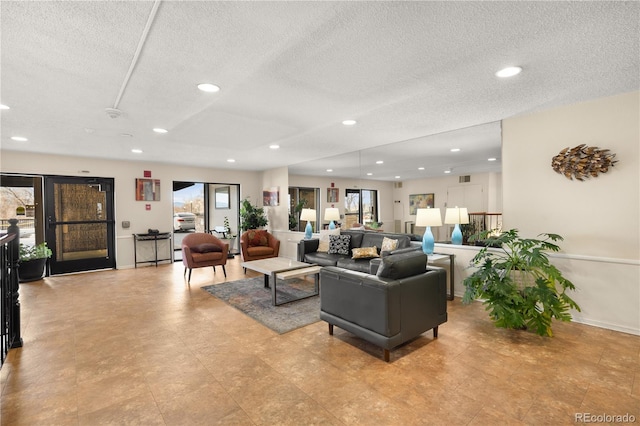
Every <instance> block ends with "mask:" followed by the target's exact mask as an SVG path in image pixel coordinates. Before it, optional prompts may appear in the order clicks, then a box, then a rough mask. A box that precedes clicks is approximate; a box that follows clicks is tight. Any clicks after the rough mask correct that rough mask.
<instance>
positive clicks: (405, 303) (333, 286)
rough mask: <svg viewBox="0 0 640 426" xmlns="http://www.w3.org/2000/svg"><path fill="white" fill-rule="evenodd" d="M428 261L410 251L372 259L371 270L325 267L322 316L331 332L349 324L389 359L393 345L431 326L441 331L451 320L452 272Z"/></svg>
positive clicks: (356, 332) (413, 336)
mask: <svg viewBox="0 0 640 426" xmlns="http://www.w3.org/2000/svg"><path fill="white" fill-rule="evenodd" d="M426 263H427V259H426V255H425V254H424V253H422V251H411V252H404V253H398V254H392V255H387V256H384V257H382V258H379V259H376V260H374V261H372V262H371V271H370V272H372V273H363V272H358V271H353V270H349V269H345V268H340V267H336V266H327V267H323V268H322V270H321V271H320V319H322V320H324V321H326V322H327V323H329V334H333V327H334V326H338V327H340V328H342V329H344V330H347V331H349V332H351V333H353V334H355V335H356V336H358V337H360V338H362V339H364V340H367V341H369V342H371V343H373V344H375V345H377V346H380V347H381V348H382V349H383V357H384V360H385V361H389V352H390V350H391V349H393V348H394V347H396V346H398V345H400V344H402V343H405V342H407V341H409V340H411V339H414V338H416V337H417V336H419V335H420V334H422V333H424V332H425V331H427V330H431V329H432V330H433V337H434V338H436V337H438V326H439V325H440V324H442V323H444V322H446V321H447V289H446V281H447V278H446V273H445V271H444V270H443V269H434V270H427V268H426Z"/></svg>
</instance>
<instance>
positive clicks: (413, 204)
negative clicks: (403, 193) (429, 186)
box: [409, 193, 435, 215]
mask: <svg viewBox="0 0 640 426" xmlns="http://www.w3.org/2000/svg"><path fill="white" fill-rule="evenodd" d="M434 205H435V200H434V194H433V193H431V194H412V195H409V214H410V215H414V214H417V212H418V209H426V208H433V207H434Z"/></svg>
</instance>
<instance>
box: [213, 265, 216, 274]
mask: <svg viewBox="0 0 640 426" xmlns="http://www.w3.org/2000/svg"><path fill="white" fill-rule="evenodd" d="M213 273H214V274H215V273H216V266H215V265H213Z"/></svg>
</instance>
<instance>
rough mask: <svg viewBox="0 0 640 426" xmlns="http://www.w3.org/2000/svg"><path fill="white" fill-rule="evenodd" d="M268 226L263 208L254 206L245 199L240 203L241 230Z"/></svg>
mask: <svg viewBox="0 0 640 426" xmlns="http://www.w3.org/2000/svg"><path fill="white" fill-rule="evenodd" d="M263 226H267V216H266V214H265V212H264V208H263V207H258V206H254V205H253V204H251V203H250V202H249V199H248V198H245V199H244V200H242V202H241V203H240V229H241V230H242V231H246V230H248V229H259V228H262V227H263Z"/></svg>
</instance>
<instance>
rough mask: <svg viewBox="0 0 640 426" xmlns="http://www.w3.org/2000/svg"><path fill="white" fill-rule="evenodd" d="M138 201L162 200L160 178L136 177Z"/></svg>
mask: <svg viewBox="0 0 640 426" xmlns="http://www.w3.org/2000/svg"><path fill="white" fill-rule="evenodd" d="M136 201H160V179H142V178H136Z"/></svg>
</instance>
